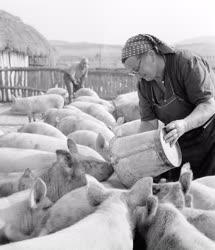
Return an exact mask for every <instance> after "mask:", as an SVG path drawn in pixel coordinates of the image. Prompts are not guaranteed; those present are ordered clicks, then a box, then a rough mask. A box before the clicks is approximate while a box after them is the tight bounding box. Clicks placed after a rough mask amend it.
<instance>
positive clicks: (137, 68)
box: [122, 34, 215, 180]
mask: <svg viewBox="0 0 215 250" xmlns="http://www.w3.org/2000/svg"><path fill="white" fill-rule="evenodd" d="M122 63H124V65H125V67H126V68H127V69H128V70H129V71H130V72H132V73H133V74H136V75H137V77H138V86H137V88H138V95H139V106H140V115H141V121H142V122H141V124H142V127H148V128H151V129H156V128H157V127H158V120H161V121H162V122H164V123H165V125H166V132H167V133H166V135H165V137H164V139H165V141H166V142H169V143H170V144H171V145H173V144H174V143H175V142H176V141H178V142H179V144H180V146H181V150H182V160H183V163H184V162H190V164H191V168H192V170H193V173H194V178H197V177H202V176H205V175H213V174H215V119H214V114H215V100H214V96H215V74H214V72H213V70H212V69H211V68H210V66H209V65H208V63H207V62H206V61H205V60H204V59H203V58H201V57H200V56H198V55H195V54H193V53H192V52H189V51H182V50H176V49H174V48H172V47H169V46H167V45H166V44H165V43H163V42H161V41H160V40H159V39H157V38H156V37H154V36H151V35H142V34H139V35H137V36H134V37H131V38H130V39H128V41H127V42H126V44H125V46H124V47H123V50H122ZM171 172H172V175H171V179H173V180H175V179H177V178H178V172H179V171H178V170H172V171H171Z"/></svg>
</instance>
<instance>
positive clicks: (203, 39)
mask: <svg viewBox="0 0 215 250" xmlns="http://www.w3.org/2000/svg"><path fill="white" fill-rule="evenodd" d="M192 43H201V44H202V43H205V44H215V36H199V37H195V38H190V39H186V40H183V41H179V42H177V43H176V44H192Z"/></svg>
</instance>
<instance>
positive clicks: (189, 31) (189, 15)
mask: <svg viewBox="0 0 215 250" xmlns="http://www.w3.org/2000/svg"><path fill="white" fill-rule="evenodd" d="M0 9H2V10H5V11H7V12H9V13H10V14H13V15H15V16H18V17H20V18H21V19H22V21H23V22H25V23H26V24H29V25H31V26H33V27H34V28H36V29H37V30H38V31H39V32H40V33H41V34H42V35H44V36H45V37H46V38H47V39H48V40H62V41H68V42H93V43H105V44H120V45H122V44H124V43H125V42H126V40H127V39H128V38H129V37H131V36H133V35H136V34H139V33H143V34H144V33H148V34H152V35H155V36H157V37H158V38H160V39H162V40H163V41H165V42H167V43H169V44H174V43H177V42H179V41H182V40H185V39H189V38H193V37H200V36H214V37H215V1H214V0H160V1H159V0H148V1H146V0H0Z"/></svg>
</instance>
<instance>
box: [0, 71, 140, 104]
mask: <svg viewBox="0 0 215 250" xmlns="http://www.w3.org/2000/svg"><path fill="white" fill-rule="evenodd" d="M65 76H66V77H65ZM71 81H72V78H71V76H70V75H69V74H68V72H67V71H66V70H63V69H60V68H39V67H37V68H35V67H28V68H24V67H23V68H22V67H20V68H9V69H0V102H9V101H11V95H14V96H23V97H25V96H32V95H38V94H40V93H41V92H45V91H46V90H47V89H49V88H52V87H54V86H57V87H63V88H67V90H68V92H69V94H70V95H71V94H72V84H71ZM85 87H89V88H92V89H93V90H95V91H96V92H97V93H98V95H99V96H100V97H101V98H104V99H112V98H114V97H116V96H117V95H118V94H121V93H126V92H130V91H133V90H135V89H136V78H135V77H134V76H130V75H128V73H126V72H125V71H123V70H121V71H119V70H109V69H108V70H106V69H95V70H90V71H89V75H88V78H87V81H86V84H85Z"/></svg>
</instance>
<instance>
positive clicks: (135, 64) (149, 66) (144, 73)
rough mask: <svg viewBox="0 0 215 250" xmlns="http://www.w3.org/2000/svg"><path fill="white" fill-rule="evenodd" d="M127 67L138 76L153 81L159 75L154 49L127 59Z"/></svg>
mask: <svg viewBox="0 0 215 250" xmlns="http://www.w3.org/2000/svg"><path fill="white" fill-rule="evenodd" d="M125 67H126V68H127V69H128V70H129V71H130V72H131V73H133V74H135V75H137V77H138V78H144V79H145V80H146V81H152V80H154V79H155V78H156V75H157V64H156V55H155V52H154V51H149V52H148V53H146V54H143V55H142V56H140V57H139V58H138V57H137V56H131V57H129V58H128V59H127V60H126V61H125Z"/></svg>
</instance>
